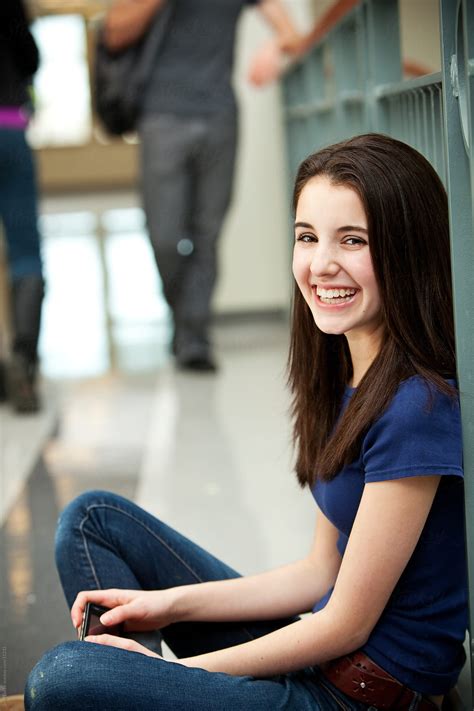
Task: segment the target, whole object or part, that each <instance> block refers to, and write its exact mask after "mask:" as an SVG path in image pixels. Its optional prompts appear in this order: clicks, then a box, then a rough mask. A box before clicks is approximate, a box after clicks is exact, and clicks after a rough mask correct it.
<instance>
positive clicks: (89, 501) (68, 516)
mask: <svg viewBox="0 0 474 711" xmlns="http://www.w3.org/2000/svg"><path fill="white" fill-rule="evenodd" d="M120 501H123V499H122V497H120V496H118V495H117V494H112V493H111V492H109V491H101V490H92V491H85V492H84V493H83V494H80V495H79V496H77V497H76V498H75V499H73V500H72V501H71V502H70V503H69V504H68V505H67V506H66V507H65V508H64V510H63V511H62V512H61V514H60V516H59V519H58V525H57V528H56V548H58V547H60V546H61V545H62V544H63V543H64V539H65V538H67V537H68V535H69V534H70V533H71V532H72V531H74V530H77V529H78V528H79V527H80V525H81V523H82V521H83V520H84V518H85V517H86V516H87V515H88V513H89V512H90V510H91V509H92V508H93V507H94V506H99V505H100V504H109V505H113V504H114V503H117V502H120Z"/></svg>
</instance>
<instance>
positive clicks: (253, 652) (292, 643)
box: [179, 610, 363, 677]
mask: <svg viewBox="0 0 474 711" xmlns="http://www.w3.org/2000/svg"><path fill="white" fill-rule="evenodd" d="M362 643H363V640H362V639H359V638H358V637H357V635H354V634H352V635H351V633H350V631H348V630H347V629H344V627H343V622H342V621H337V620H335V619H334V617H333V616H332V615H331V614H330V613H328V612H327V611H326V610H323V611H321V612H318V613H315V614H314V615H311V616H307V617H305V618H303V619H302V620H299V621H298V622H295V623H293V624H291V625H288V626H286V627H283V628H282V629H279V630H277V631H276V632H272V633H271V634H268V635H265V636H264V637H260V638H258V639H255V640H253V641H251V642H246V643H245V644H240V645H237V646H235V647H229V648H227V649H222V650H219V651H217V652H211V653H210V654H201V655H198V656H196V657H189V658H186V659H180V660H179V662H180V663H181V664H184V665H185V666H189V667H199V668H201V669H207V670H208V671H213V672H225V673H227V674H232V675H235V676H245V675H250V676H256V677H268V676H273V675H275V674H284V673H288V672H291V671H296V670H298V669H303V668H305V667H308V666H314V665H317V664H321V663H322V662H325V661H328V660H330V659H335V658H337V657H339V656H342V655H343V654H347V653H349V652H351V651H353V650H354V649H357V648H358V647H359V646H360V644H362Z"/></svg>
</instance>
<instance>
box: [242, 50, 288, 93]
mask: <svg viewBox="0 0 474 711" xmlns="http://www.w3.org/2000/svg"><path fill="white" fill-rule="evenodd" d="M284 67H285V61H284V53H283V52H282V50H281V48H280V45H279V43H278V40H276V39H271V40H269V41H268V42H265V44H264V45H262V47H260V49H259V50H258V51H257V53H256V54H255V55H254V57H253V59H252V61H251V63H250V68H249V72H248V80H249V82H250V83H251V84H253V85H254V86H264V85H265V84H269V83H270V82H272V81H275V80H276V79H278V78H279V77H280V75H281V73H282V71H283V69H284Z"/></svg>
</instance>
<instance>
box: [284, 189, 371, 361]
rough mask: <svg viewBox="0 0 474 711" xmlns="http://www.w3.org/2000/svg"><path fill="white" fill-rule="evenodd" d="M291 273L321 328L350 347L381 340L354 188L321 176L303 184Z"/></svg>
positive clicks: (362, 221)
mask: <svg viewBox="0 0 474 711" xmlns="http://www.w3.org/2000/svg"><path fill="white" fill-rule="evenodd" d="M293 274H294V276H295V279H296V282H297V284H298V287H299V288H300V290H301V293H302V295H303V297H304V299H305V301H306V303H307V304H308V306H309V308H310V309H311V312H312V314H313V318H314V321H315V323H316V325H317V326H318V328H319V329H320V330H321V331H323V332H324V333H328V334H337V335H341V334H345V335H346V337H347V340H348V342H349V346H350V347H351V345H352V344H353V343H354V342H355V341H356V340H357V341H359V342H360V340H361V339H362V341H363V342H364V340H365V339H369V342H370V343H371V344H374V343H376V344H378V343H379V342H380V335H381V330H382V323H381V299H380V293H379V288H378V285H377V282H376V279H375V274H374V270H373V266H372V258H371V255H370V250H369V242H368V230H367V217H366V214H365V211H364V207H363V205H362V202H361V200H360V198H359V196H358V194H357V193H356V192H355V190H352V189H351V188H348V187H345V186H341V185H333V184H332V183H331V182H330V180H329V179H328V178H327V177H325V176H317V177H315V178H311V179H310V180H309V181H308V182H307V183H306V185H305V186H304V188H303V190H302V191H301V194H300V197H299V200H298V205H297V208H296V222H295V246H294V253H293ZM361 345H363V343H362V344H361ZM367 345H368V344H367Z"/></svg>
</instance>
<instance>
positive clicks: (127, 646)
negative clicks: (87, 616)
mask: <svg viewBox="0 0 474 711" xmlns="http://www.w3.org/2000/svg"><path fill="white" fill-rule="evenodd" d="M85 641H86V642H92V643H94V644H102V645H104V646H105V647H116V648H117V649H124V650H125V651H127V652H136V653H138V654H144V655H145V656H147V657H157V658H159V659H161V657H160V656H159V655H158V654H156V653H155V652H152V651H151V650H150V649H147V648H146V647H144V646H143V645H142V644H139V643H138V642H135V640H133V639H126V638H125V637H116V636H115V635H112V634H98V635H89V636H88V637H86V638H85Z"/></svg>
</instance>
